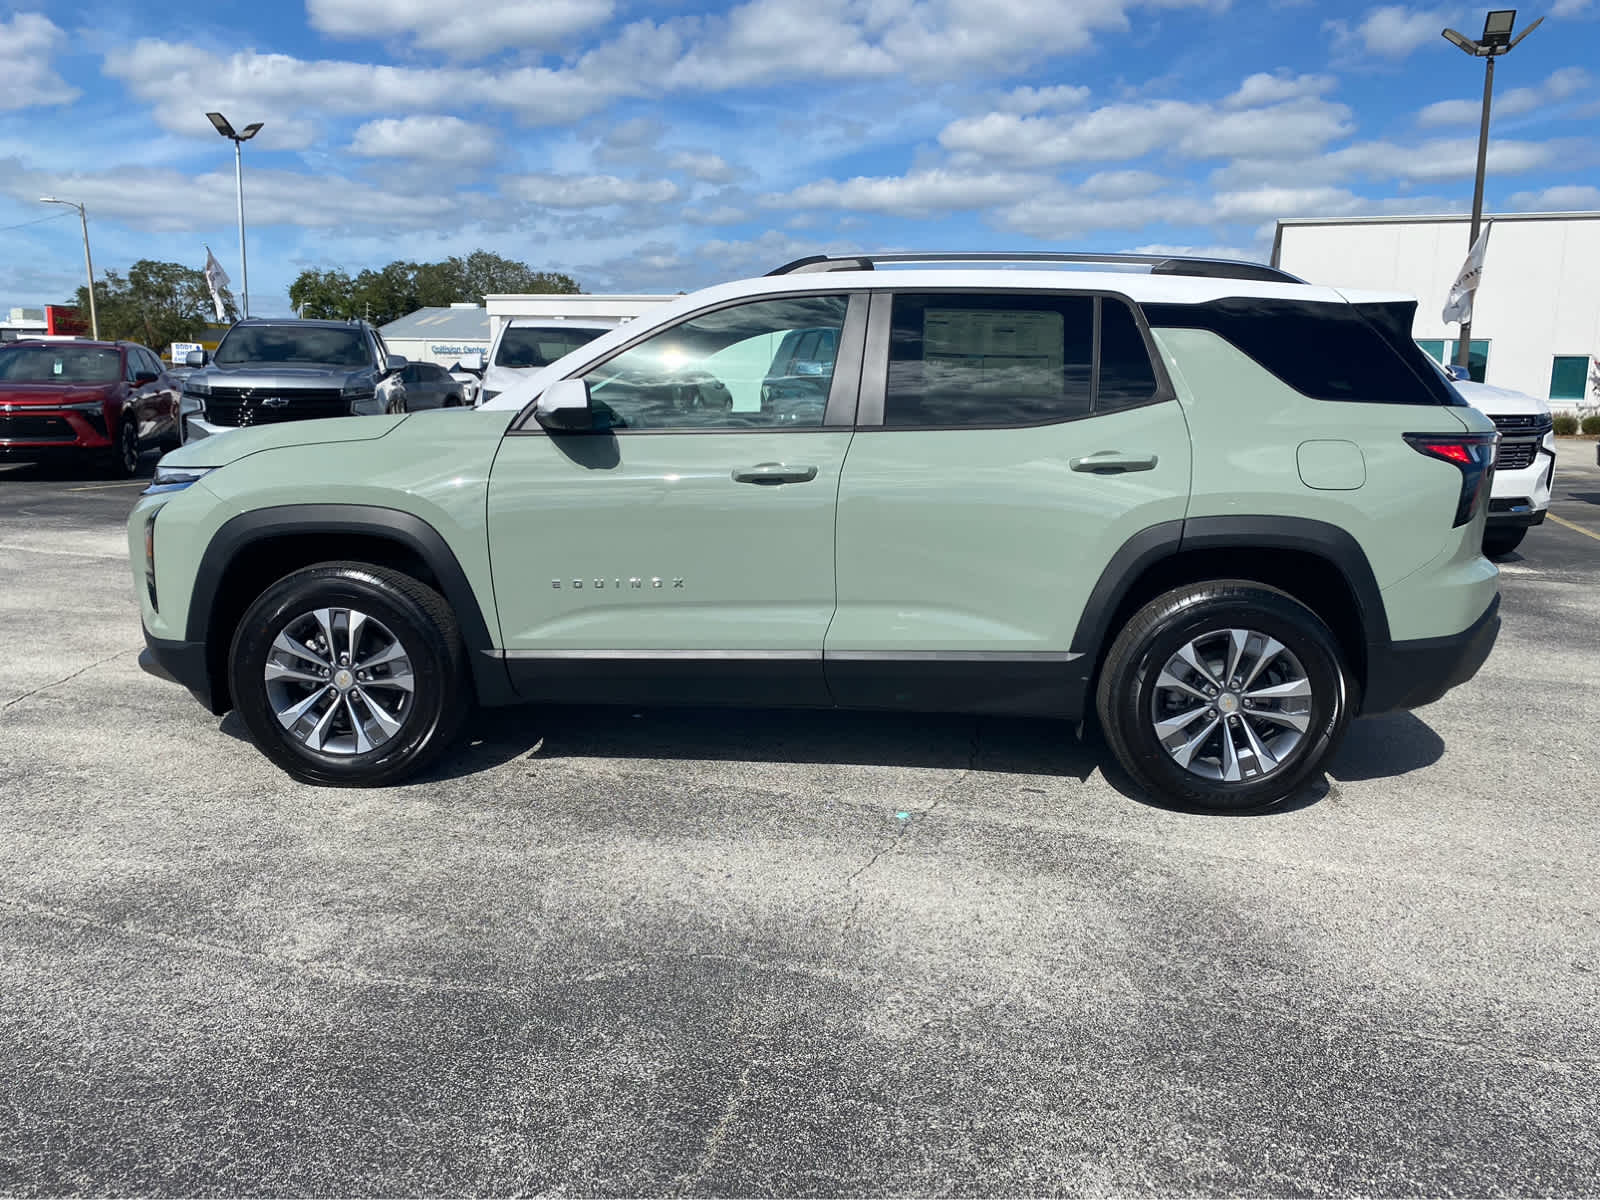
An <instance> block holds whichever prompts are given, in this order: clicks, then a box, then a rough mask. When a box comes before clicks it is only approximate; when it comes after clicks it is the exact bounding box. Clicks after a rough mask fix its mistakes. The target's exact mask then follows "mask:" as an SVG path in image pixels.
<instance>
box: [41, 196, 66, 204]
mask: <svg viewBox="0 0 1600 1200" xmlns="http://www.w3.org/2000/svg"><path fill="white" fill-rule="evenodd" d="M39 203H40V204H65V203H66V201H64V200H57V199H56V198H55V197H54V196H40V197H39Z"/></svg>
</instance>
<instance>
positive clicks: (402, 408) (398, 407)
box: [389, 395, 409, 416]
mask: <svg viewBox="0 0 1600 1200" xmlns="http://www.w3.org/2000/svg"><path fill="white" fill-rule="evenodd" d="M408 411H409V409H408V408H407V407H406V398H405V396H403V395H400V396H396V397H395V398H394V399H393V400H391V401H389V415H390V416H399V415H400V414H401V413H404V412H408Z"/></svg>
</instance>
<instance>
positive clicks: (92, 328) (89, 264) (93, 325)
mask: <svg viewBox="0 0 1600 1200" xmlns="http://www.w3.org/2000/svg"><path fill="white" fill-rule="evenodd" d="M39 203H40V204H65V205H66V206H67V207H68V208H75V209H77V210H78V220H79V222H81V223H82V225H83V269H84V272H85V274H87V275H88V276H89V336H90V337H92V338H94V340H95V341H97V342H98V341H99V340H100V314H99V313H97V312H96V311H95V307H94V260H93V259H92V258H90V257H89V214H88V213H86V212H85V211H84V209H83V205H81V204H75V203H74V202H73V201H71V200H57V199H56V198H55V197H54V196H40V197H39Z"/></svg>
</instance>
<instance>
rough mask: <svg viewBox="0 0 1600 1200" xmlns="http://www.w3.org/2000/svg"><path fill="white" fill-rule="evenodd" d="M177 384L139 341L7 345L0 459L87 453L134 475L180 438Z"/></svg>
mask: <svg viewBox="0 0 1600 1200" xmlns="http://www.w3.org/2000/svg"><path fill="white" fill-rule="evenodd" d="M178 392H179V388H178V383H177V381H176V380H175V379H173V378H172V376H170V375H169V374H167V371H166V368H165V367H163V366H162V365H161V360H160V359H159V358H157V357H156V356H155V355H154V354H152V353H150V351H148V350H146V349H145V348H144V347H143V346H138V345H135V344H134V343H132V342H90V341H79V340H77V339H73V340H71V341H29V342H12V343H11V344H10V345H7V346H5V347H3V348H0V461H9V460H16V459H34V460H39V459H53V458H60V457H64V456H65V457H80V458H82V457H88V458H92V459H94V460H96V461H98V462H99V463H100V464H101V465H103V466H104V467H106V468H107V469H109V470H110V471H111V472H112V473H113V474H115V475H119V476H126V475H132V474H133V473H134V472H135V471H136V470H138V467H139V455H140V454H141V453H142V452H143V451H144V450H146V449H148V448H149V447H151V446H176V445H177V444H178Z"/></svg>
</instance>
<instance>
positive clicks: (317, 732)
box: [305, 699, 339, 750]
mask: <svg viewBox="0 0 1600 1200" xmlns="http://www.w3.org/2000/svg"><path fill="white" fill-rule="evenodd" d="M338 711H339V701H338V700H337V699H333V700H330V701H328V709H327V711H326V712H324V713H323V714H322V716H321V717H320V718H318V720H317V723H316V724H315V725H313V726H312V727H311V732H310V733H308V734H306V736H305V742H306V744H307V745H308V746H310V747H311V748H312V749H313V750H321V749H322V748H323V747H324V746H326V745H327V744H328V730H329V728H330V727H331V726H332V725H333V714H334V713H336V712H338Z"/></svg>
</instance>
